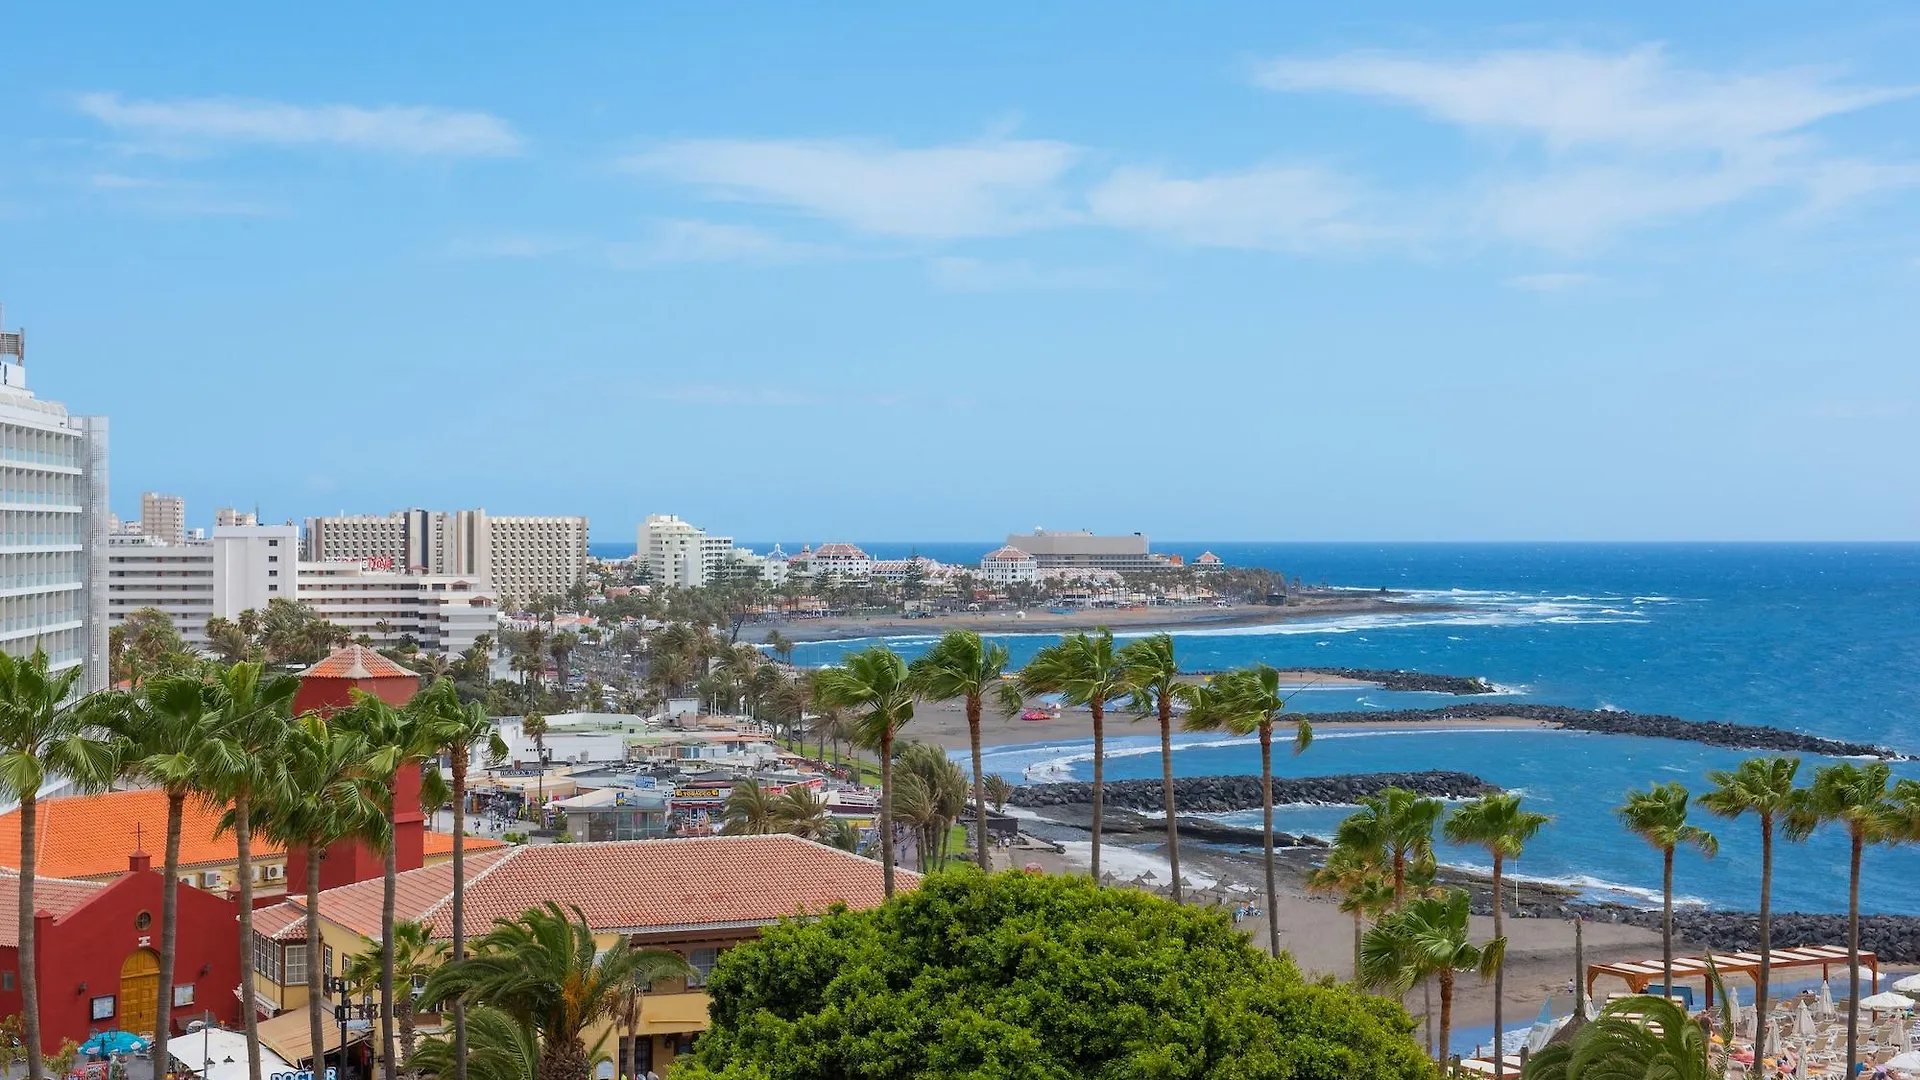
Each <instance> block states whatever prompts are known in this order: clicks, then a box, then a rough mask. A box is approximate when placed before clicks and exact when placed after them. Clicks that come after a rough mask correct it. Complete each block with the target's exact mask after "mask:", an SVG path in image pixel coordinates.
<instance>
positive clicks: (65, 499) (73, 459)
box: [0, 321, 111, 690]
mask: <svg viewBox="0 0 1920 1080" xmlns="http://www.w3.org/2000/svg"><path fill="white" fill-rule="evenodd" d="M4 326H5V323H4V321H0V648H4V649H5V650H6V651H7V652H8V653H10V654H12V655H14V656H28V655H31V654H32V653H33V652H34V650H36V649H42V650H45V652H46V653H47V656H48V658H49V660H50V661H51V662H52V665H53V666H54V667H55V668H56V669H65V668H71V667H83V668H84V669H85V672H84V674H83V675H82V685H83V686H85V688H86V689H89V690H98V689H101V688H104V687H105V686H106V685H107V679H108V671H107V586H106V580H107V544H106V539H107V531H108V519H109V518H110V517H111V514H110V513H109V511H108V509H107V421H106V418H105V417H101V416H69V415H68V414H67V409H66V406H64V405H61V404H60V403H58V402H53V401H41V400H39V399H38V398H35V397H34V396H33V393H32V392H31V391H29V390H28V389H27V369H26V336H25V334H23V333H20V332H17V331H16V332H11V333H9V332H6V331H5V330H4Z"/></svg>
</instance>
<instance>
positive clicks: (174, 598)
mask: <svg viewBox="0 0 1920 1080" xmlns="http://www.w3.org/2000/svg"><path fill="white" fill-rule="evenodd" d="M299 558H300V548H299V533H298V531H297V530H296V529H294V527H293V526H291V525H265V526H260V525H227V526H215V527H214V530H213V539H211V540H189V541H187V542H185V543H181V544H162V543H160V542H159V541H158V540H155V539H154V538H153V537H150V536H115V537H111V538H110V539H109V541H108V546H107V620H108V625H109V626H118V625H120V624H121V623H122V622H125V621H126V618H127V616H129V615H131V614H133V613H134V612H136V611H141V610H144V609H146V608H153V609H154V610H157V611H160V612H163V613H164V614H165V615H166V616H167V617H168V619H170V620H171V621H172V622H173V628H174V629H175V630H177V631H179V633H180V636H181V638H182V639H184V640H185V641H186V643H187V644H189V645H191V646H193V647H194V648H205V647H206V644H207V620H208V619H211V618H213V617H214V616H216V615H217V616H220V617H222V618H227V619H232V618H237V617H238V616H239V614H240V613H241V612H242V611H246V610H248V609H250V608H251V609H260V608H264V607H266V606H267V603H268V601H271V600H274V599H276V598H285V599H288V600H295V599H298V596H297V595H296V593H295V586H296V584H297V581H298V567H299Z"/></svg>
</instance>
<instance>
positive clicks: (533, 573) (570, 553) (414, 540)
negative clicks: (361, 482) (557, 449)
mask: <svg viewBox="0 0 1920 1080" xmlns="http://www.w3.org/2000/svg"><path fill="white" fill-rule="evenodd" d="M304 550H305V556H306V559H307V561H309V562H336V561H341V560H349V561H363V562H365V561H368V560H371V562H369V563H368V565H370V566H372V567H374V568H376V569H387V568H392V569H397V570H406V571H410V572H413V573H423V574H452V575H467V576H474V577H479V578H482V579H484V580H486V581H487V582H489V583H491V585H492V587H493V588H495V589H498V590H499V593H500V595H502V596H503V597H506V598H510V599H511V600H512V601H513V602H515V603H521V604H526V603H531V602H532V601H534V600H537V599H539V598H540V597H543V596H558V595H560V594H562V593H565V592H566V591H567V590H568V589H571V588H572V587H573V586H574V585H575V584H576V583H577V582H579V581H580V578H581V575H582V574H583V573H585V571H586V565H587V519H586V518H583V517H493V516H491V515H489V514H488V513H487V512H486V511H485V510H456V511H452V512H447V511H441V510H420V509H413V510H403V511H400V512H398V513H394V514H386V515H354V516H340V517H318V518H308V519H307V525H306V541H305V549H304Z"/></svg>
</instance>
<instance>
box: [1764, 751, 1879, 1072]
mask: <svg viewBox="0 0 1920 1080" xmlns="http://www.w3.org/2000/svg"><path fill="white" fill-rule="evenodd" d="M1892 775H1893V770H1892V769H1891V768H1889V767H1888V765H1887V763H1886V762H1884V761H1875V762H1872V763H1870V764H1867V765H1855V764H1853V763H1852V762H1840V763H1839V764H1835V765H1828V766H1825V767H1823V768H1821V769H1820V770H1819V771H1818V772H1816V773H1814V774H1813V786H1812V787H1810V788H1808V789H1807V792H1806V795H1805V796H1804V797H1802V799H1801V800H1800V802H1799V804H1798V805H1797V806H1795V808H1794V809H1793V810H1792V811H1791V812H1790V814H1789V816H1788V822H1787V828H1788V831H1789V833H1790V834H1791V835H1792V836H1794V837H1795V838H1799V837H1804V836H1807V835H1809V834H1810V833H1812V831H1813V830H1814V828H1815V827H1816V826H1818V825H1823V824H1827V823H1832V824H1835V825H1839V826H1840V827H1841V828H1843V829H1845V830H1846V832H1847V844H1848V849H1849V855H1848V861H1847V975H1848V977H1849V979H1850V980H1851V981H1849V982H1848V983H1847V986H1848V990H1847V1071H1846V1075H1847V1076H1849V1077H1851V1076H1852V1075H1853V1069H1854V1065H1855V1064H1856V1063H1858V1062H1859V1060H1860V1053H1859V1050H1860V1042H1859V1039H1860V855H1861V853H1862V851H1863V850H1864V849H1865V847H1866V846H1867V845H1868V844H1878V843H1884V842H1886V841H1888V840H1891V839H1894V838H1895V837H1897V836H1898V834H1899V826H1900V822H1899V818H1898V813H1899V812H1898V809H1897V807H1896V806H1895V804H1894V802H1893V801H1892V800H1891V799H1890V798H1888V792H1887V783H1888V781H1889V779H1890V778H1891V777H1892Z"/></svg>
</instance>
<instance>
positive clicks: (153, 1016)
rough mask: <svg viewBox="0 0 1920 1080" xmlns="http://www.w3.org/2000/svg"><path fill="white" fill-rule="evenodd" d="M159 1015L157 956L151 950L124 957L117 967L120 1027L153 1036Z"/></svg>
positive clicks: (140, 950) (158, 958)
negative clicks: (124, 959)
mask: <svg viewBox="0 0 1920 1080" xmlns="http://www.w3.org/2000/svg"><path fill="white" fill-rule="evenodd" d="M159 1016H160V955H159V954H158V953H156V952H154V951H153V950H151V949H139V950H136V951H134V952H132V953H130V954H128V956H127V959H126V962H125V963H123V964H121V965H120V1024H119V1026H120V1028H121V1029H122V1030H125V1031H131V1032H133V1033H134V1034H136V1035H140V1036H143V1037H146V1038H152V1037H153V1025H154V1022H155V1021H156V1020H157V1019H158V1018H159Z"/></svg>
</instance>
